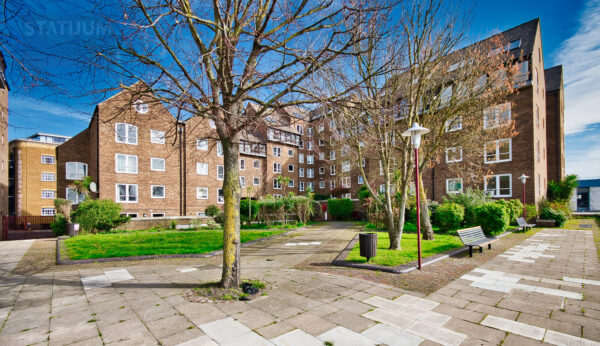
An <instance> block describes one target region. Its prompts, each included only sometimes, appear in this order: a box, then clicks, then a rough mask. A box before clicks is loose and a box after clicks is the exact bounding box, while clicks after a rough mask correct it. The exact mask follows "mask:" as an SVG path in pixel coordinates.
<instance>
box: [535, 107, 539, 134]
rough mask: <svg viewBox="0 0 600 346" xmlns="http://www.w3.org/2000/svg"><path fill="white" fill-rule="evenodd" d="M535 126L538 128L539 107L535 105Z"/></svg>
mask: <svg viewBox="0 0 600 346" xmlns="http://www.w3.org/2000/svg"><path fill="white" fill-rule="evenodd" d="M535 127H537V128H540V107H538V105H535Z"/></svg>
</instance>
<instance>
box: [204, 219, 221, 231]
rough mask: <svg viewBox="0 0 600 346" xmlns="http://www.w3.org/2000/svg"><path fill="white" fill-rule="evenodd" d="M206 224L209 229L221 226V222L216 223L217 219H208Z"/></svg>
mask: <svg viewBox="0 0 600 346" xmlns="http://www.w3.org/2000/svg"><path fill="white" fill-rule="evenodd" d="M206 226H207V227H208V228H209V229H217V228H219V224H218V223H216V222H215V220H208V221H207V222H206Z"/></svg>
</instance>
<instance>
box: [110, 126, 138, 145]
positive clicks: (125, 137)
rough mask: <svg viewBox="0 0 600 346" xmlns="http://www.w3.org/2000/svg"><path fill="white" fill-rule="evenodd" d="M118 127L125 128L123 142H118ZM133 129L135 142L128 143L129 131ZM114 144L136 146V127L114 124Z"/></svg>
mask: <svg viewBox="0 0 600 346" xmlns="http://www.w3.org/2000/svg"><path fill="white" fill-rule="evenodd" d="M120 126H124V128H125V136H124V139H123V140H119V130H118V128H119V127H120ZM130 128H132V129H135V142H131V141H130V137H129V129H130ZM115 142H117V143H123V144H131V145H137V144H138V127H137V126H135V125H132V124H128V123H116V124H115Z"/></svg>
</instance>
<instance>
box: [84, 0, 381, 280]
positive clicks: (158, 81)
mask: <svg viewBox="0 0 600 346" xmlns="http://www.w3.org/2000/svg"><path fill="white" fill-rule="evenodd" d="M112 7H113V9H112V10H111V11H109V12H108V13H106V12H104V13H100V14H97V15H98V16H102V17H103V18H106V20H107V21H108V22H109V23H111V25H112V26H114V27H116V28H117V30H115V32H114V33H113V34H112V35H111V36H110V38H109V39H107V40H105V41H104V42H101V44H99V45H97V46H96V48H95V49H93V54H94V59H93V60H92V62H91V64H92V65H93V67H94V69H95V70H97V71H100V72H101V74H106V73H107V72H108V73H110V75H112V76H113V77H114V76H118V77H120V78H121V79H122V80H124V81H137V82H142V84H141V85H143V86H144V87H143V88H129V87H128V86H127V85H128V83H122V84H121V85H120V86H119V87H120V88H125V89H130V91H131V92H132V93H134V94H138V95H141V94H144V95H151V97H152V98H153V99H154V100H155V101H156V102H160V103H162V104H164V105H166V106H167V107H168V108H170V109H171V110H173V111H174V112H175V113H176V114H177V117H178V119H179V118H185V117H187V116H196V117H203V118H206V119H210V120H211V121H213V122H214V124H215V126H216V136H215V138H214V139H215V140H219V141H220V142H221V145H222V148H223V154H224V166H225V175H224V182H223V192H224V199H225V203H224V214H225V219H224V226H223V228H224V240H223V242H224V244H223V273H222V278H221V286H222V287H234V286H237V285H239V283H240V232H239V231H240V209H239V201H240V193H241V192H240V184H239V178H238V156H239V147H238V145H239V143H240V140H241V139H242V134H243V132H244V130H245V129H248V128H252V127H255V126H258V124H260V122H261V119H262V118H263V117H264V116H265V115H266V114H268V113H269V112H270V111H272V110H273V109H274V108H275V109H276V108H284V107H287V106H290V105H300V104H303V103H306V102H308V101H309V100H308V99H307V98H305V97H303V96H302V95H303V94H304V92H305V87H304V85H303V83H304V81H305V80H306V79H307V78H308V77H310V76H311V75H312V74H314V73H315V72H316V71H319V70H320V69H321V68H323V67H324V66H327V65H328V64H330V63H332V62H334V61H335V60H336V59H338V58H339V57H340V56H343V55H344V54H347V53H349V47H351V46H352V45H354V44H356V42H358V41H360V40H361V39H362V38H363V36H362V34H361V33H360V32H359V31H357V30H354V27H355V26H357V23H358V22H359V21H360V18H361V13H363V12H364V11H368V10H367V9H368V8H371V5H369V2H367V1H364V2H362V1H361V0H353V1H347V2H344V3H343V4H342V3H340V2H337V1H333V0H316V1H311V0H302V1H292V0H284V1H277V0H267V1H252V0H251V1H242V0H231V1H220V0H214V1H210V2H196V3H191V2H190V1H188V0H178V1H168V0H162V1H158V0H157V1H153V2H151V3H147V2H145V1H141V0H131V1H125V0H123V1H121V2H120V4H119V11H115V9H114V6H112ZM115 13H116V14H119V15H122V17H115ZM82 61H83V62H84V63H85V64H86V66H90V61H89V59H85V58H84V59H82ZM137 85H138V86H139V85H140V84H139V83H138V84H137ZM248 102H252V103H254V105H255V106H254V107H253V111H252V112H245V109H246V105H247V103H248Z"/></svg>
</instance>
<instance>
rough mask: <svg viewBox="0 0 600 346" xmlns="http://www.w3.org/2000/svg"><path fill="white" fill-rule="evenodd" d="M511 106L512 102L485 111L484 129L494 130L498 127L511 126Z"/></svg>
mask: <svg viewBox="0 0 600 346" xmlns="http://www.w3.org/2000/svg"><path fill="white" fill-rule="evenodd" d="M510 119H511V104H510V102H507V103H503V104H501V105H496V106H493V107H488V108H486V109H484V110H483V128H484V129H493V128H494V127H498V126H505V125H509V124H510Z"/></svg>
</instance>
